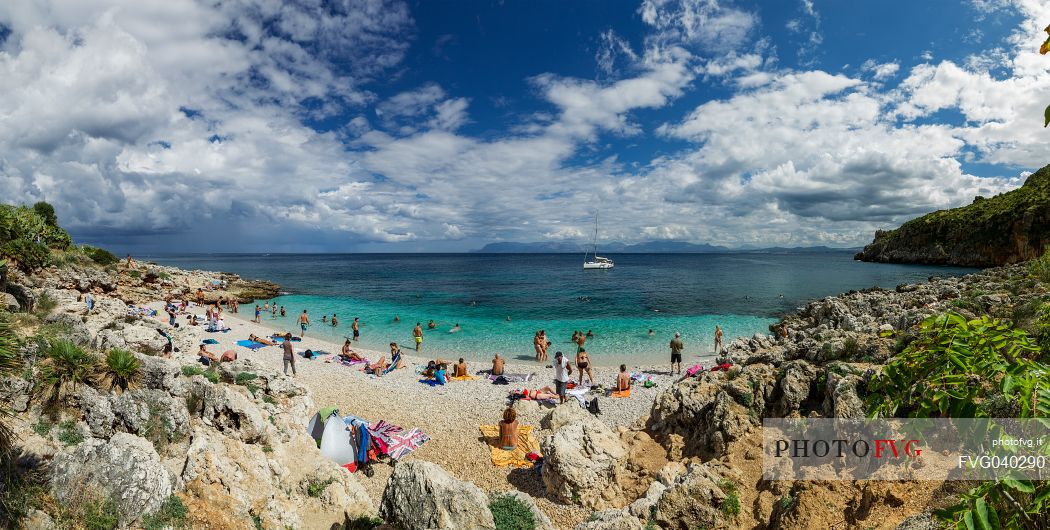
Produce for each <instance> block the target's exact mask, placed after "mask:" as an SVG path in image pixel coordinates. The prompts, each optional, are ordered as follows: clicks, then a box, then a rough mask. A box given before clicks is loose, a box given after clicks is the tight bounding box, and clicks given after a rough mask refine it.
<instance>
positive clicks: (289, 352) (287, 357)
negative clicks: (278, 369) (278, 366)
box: [281, 311, 309, 376]
mask: <svg viewBox="0 0 1050 530" xmlns="http://www.w3.org/2000/svg"><path fill="white" fill-rule="evenodd" d="M305 316H306V311H303V317H305ZM307 322H309V319H307ZM304 329H305V328H304ZM281 348H282V349H283V350H284V375H285V376H287V375H288V365H289V364H290V365H292V375H296V373H295V350H294V349H293V348H292V334H291V333H285V334H284V342H283V343H281Z"/></svg>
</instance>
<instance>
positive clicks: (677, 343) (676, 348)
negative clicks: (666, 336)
mask: <svg viewBox="0 0 1050 530" xmlns="http://www.w3.org/2000/svg"><path fill="white" fill-rule="evenodd" d="M670 346H671V373H674V368H675V365H676V364H677V365H678V373H682V350H684V349H685V344H683V343H682V334H681V333H679V332H677V331H676V332H675V334H674V338H673V339H671V344H670Z"/></svg>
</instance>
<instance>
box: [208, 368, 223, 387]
mask: <svg viewBox="0 0 1050 530" xmlns="http://www.w3.org/2000/svg"><path fill="white" fill-rule="evenodd" d="M204 378H205V379H207V380H208V381H211V382H212V383H213V384H219V381H221V380H222V378H221V377H219V371H218V370H216V369H215V367H214V365H213V366H212V367H211V368H208V370H206V371H205V372H204Z"/></svg>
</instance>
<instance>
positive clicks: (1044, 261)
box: [1028, 247, 1050, 283]
mask: <svg viewBox="0 0 1050 530" xmlns="http://www.w3.org/2000/svg"><path fill="white" fill-rule="evenodd" d="M1028 273H1029V274H1031V275H1032V276H1033V277H1035V278H1036V279H1037V280H1039V281H1041V282H1043V283H1050V247H1048V248H1047V249H1046V250H1045V251H1044V252H1043V255H1042V256H1039V257H1038V258H1036V259H1033V260H1031V261H1029V262H1028Z"/></svg>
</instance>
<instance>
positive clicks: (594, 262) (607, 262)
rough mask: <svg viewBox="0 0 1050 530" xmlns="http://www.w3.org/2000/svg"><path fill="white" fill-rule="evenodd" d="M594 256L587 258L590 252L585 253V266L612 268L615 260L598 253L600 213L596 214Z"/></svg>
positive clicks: (590, 267) (585, 267)
mask: <svg viewBox="0 0 1050 530" xmlns="http://www.w3.org/2000/svg"><path fill="white" fill-rule="evenodd" d="M593 254H594V258H593V259H587V256H588V255H589V254H584V255H583V268H584V270H586V269H611V268H613V265H614V264H613V260H611V259H609V258H605V257H602V256H599V255H598V213H597V212H595V214H594V252H593Z"/></svg>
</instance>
